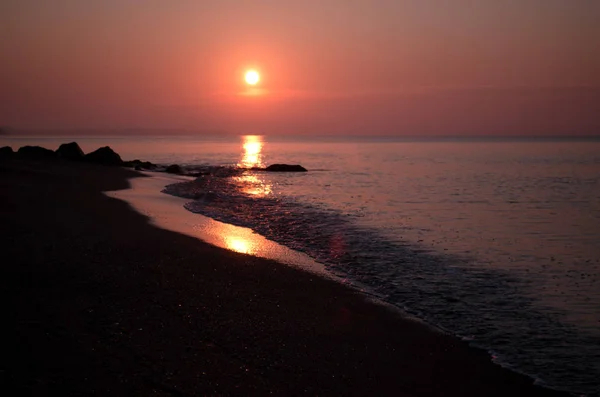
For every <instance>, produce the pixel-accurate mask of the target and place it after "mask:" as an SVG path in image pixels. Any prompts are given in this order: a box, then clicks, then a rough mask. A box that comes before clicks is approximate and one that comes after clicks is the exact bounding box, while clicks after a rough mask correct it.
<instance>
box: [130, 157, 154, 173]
mask: <svg viewBox="0 0 600 397" xmlns="http://www.w3.org/2000/svg"><path fill="white" fill-rule="evenodd" d="M122 165H123V167H129V168H135V169H136V170H138V171H140V170H153V169H155V168H156V167H158V166H157V165H156V164H154V163H151V162H149V161H142V160H138V159H135V160H131V161H124V162H123V164H122Z"/></svg>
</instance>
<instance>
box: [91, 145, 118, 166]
mask: <svg viewBox="0 0 600 397" xmlns="http://www.w3.org/2000/svg"><path fill="white" fill-rule="evenodd" d="M83 159H84V160H85V161H88V162H90V163H95V164H102V165H122V164H123V160H121V156H119V155H118V154H117V153H115V151H114V150H112V149H111V148H110V147H108V146H104V147H101V148H100V149H97V150H95V151H93V152H91V153H88V154H86V155H85V156H83Z"/></svg>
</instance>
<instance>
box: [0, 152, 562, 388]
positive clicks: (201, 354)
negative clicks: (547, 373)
mask: <svg viewBox="0 0 600 397" xmlns="http://www.w3.org/2000/svg"><path fill="white" fill-rule="evenodd" d="M136 175H137V174H136V173H135V172H133V171H129V170H125V169H120V168H110V167H103V166H92V165H83V164H68V163H59V162H52V163H35V162H22V161H15V160H10V161H3V160H0V225H1V228H2V237H1V239H0V241H1V243H0V249H1V251H0V255H1V258H2V260H1V263H2V265H1V267H2V275H1V277H0V285H1V289H2V294H3V296H2V300H1V301H2V306H3V309H2V313H3V321H2V333H3V336H2V339H1V340H2V354H1V355H0V357H1V358H0V362H1V364H0V365H1V367H0V379H1V382H2V389H1V390H2V391H0V394H2V395H5V396H8V395H48V394H51V393H53V394H55V395H63V396H66V395H87V394H97V395H140V396H152V395H159V396H160V395H164V396H171V395H174V396H191V395H266V394H275V395H297V394H308V395H371V396H376V395H393V396H519V395H522V396H546V395H548V396H550V395H557V394H556V393H554V392H551V391H548V390H543V389H541V388H538V387H534V386H532V382H531V380H530V379H528V378H526V377H523V376H520V375H517V374H515V373H512V372H510V371H508V370H505V369H502V368H500V367H499V366H496V365H494V364H492V363H491V361H490V359H489V357H488V356H487V354H485V353H484V352H482V351H478V350H475V349H470V348H468V347H467V346H466V345H465V344H464V343H462V342H460V341H458V340H457V339H455V338H453V337H450V336H446V335H443V334H441V333H438V332H435V331H433V330H431V329H429V328H428V327H426V326H424V325H422V324H420V323H416V322H413V321H410V320H407V319H405V318H403V317H401V316H400V315H398V314H396V313H393V312H391V311H390V310H389V309H387V308H385V307H382V306H379V305H375V304H373V303H370V302H368V301H366V300H365V299H364V298H363V297H362V296H361V295H360V294H357V293H356V292H354V291H352V290H350V289H348V288H346V287H344V286H342V285H339V284H336V283H334V282H332V281H328V280H324V279H320V278H318V277H316V276H314V275H311V274H308V273H304V272H302V271H300V270H297V269H294V268H290V267H286V266H284V265H281V264H278V263H276V262H272V261H269V260H264V259H258V258H254V257H251V256H246V255H242V254H237V253H234V252H230V251H226V250H223V249H219V248H216V247H213V246H210V245H208V244H205V243H202V242H200V241H198V240H196V239H194V238H192V237H188V236H184V235H179V234H177V233H173V232H169V231H165V230H161V229H158V228H156V227H153V226H150V225H149V224H148V223H147V219H146V218H144V217H143V216H142V215H140V214H138V213H136V212H134V211H133V210H131V209H130V207H129V206H128V205H127V204H126V203H124V202H121V201H118V200H115V199H111V198H108V197H106V196H104V195H103V194H101V193H100V192H101V191H103V190H116V189H123V188H127V187H128V183H127V178H129V177H133V176H136ZM448 310H452V306H448ZM11 389H12V390H13V391H16V393H13V392H10V393H7V392H8V391H10V390H11Z"/></svg>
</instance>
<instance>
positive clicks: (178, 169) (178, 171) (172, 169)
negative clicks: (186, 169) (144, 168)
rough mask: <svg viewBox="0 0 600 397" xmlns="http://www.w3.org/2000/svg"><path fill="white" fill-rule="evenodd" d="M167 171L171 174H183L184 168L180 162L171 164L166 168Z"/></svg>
mask: <svg viewBox="0 0 600 397" xmlns="http://www.w3.org/2000/svg"><path fill="white" fill-rule="evenodd" d="M165 172H168V173H169V174H181V173H182V172H183V170H182V169H181V167H180V166H179V165H178V164H171V165H170V166H168V167H167V168H166V169H165Z"/></svg>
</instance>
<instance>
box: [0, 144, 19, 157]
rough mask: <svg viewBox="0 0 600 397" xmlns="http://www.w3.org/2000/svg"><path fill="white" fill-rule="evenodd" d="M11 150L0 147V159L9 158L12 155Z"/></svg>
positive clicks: (7, 147)
mask: <svg viewBox="0 0 600 397" xmlns="http://www.w3.org/2000/svg"><path fill="white" fill-rule="evenodd" d="M14 153H15V152H13V150H12V148H11V147H10V146H3V147H0V157H10V156H12V155H13V154H14Z"/></svg>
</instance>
